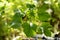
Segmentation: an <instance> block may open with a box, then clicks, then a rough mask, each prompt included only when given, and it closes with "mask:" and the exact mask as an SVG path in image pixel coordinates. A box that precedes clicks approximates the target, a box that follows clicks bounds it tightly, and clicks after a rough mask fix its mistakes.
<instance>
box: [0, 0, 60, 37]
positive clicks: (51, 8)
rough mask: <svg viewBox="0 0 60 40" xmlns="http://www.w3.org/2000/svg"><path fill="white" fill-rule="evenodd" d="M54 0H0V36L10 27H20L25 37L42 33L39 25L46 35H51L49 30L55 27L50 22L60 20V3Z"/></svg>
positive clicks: (6, 33)
mask: <svg viewBox="0 0 60 40" xmlns="http://www.w3.org/2000/svg"><path fill="white" fill-rule="evenodd" d="M55 1H56V0H55ZM55 1H54V0H51V1H49V0H44V1H42V0H23V1H22V0H0V36H3V35H8V34H9V33H10V31H9V30H10V29H11V28H14V29H19V30H21V27H22V28H23V32H24V33H25V34H26V36H27V37H34V36H35V35H36V34H37V33H39V34H43V33H42V29H41V27H43V29H44V30H43V31H44V34H45V35H46V36H51V32H52V31H51V30H52V29H54V28H56V27H54V26H53V25H55V24H52V23H53V22H54V23H55V21H57V23H58V22H60V11H59V10H60V3H58V2H55ZM55 19H56V20H55ZM39 22H41V23H42V24H41V23H39ZM36 23H37V24H38V25H37V24H36ZM57 23H56V24H57ZM58 24H59V23H58ZM59 25H60V24H59ZM57 27H58V26H57Z"/></svg>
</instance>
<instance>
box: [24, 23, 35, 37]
mask: <svg viewBox="0 0 60 40" xmlns="http://www.w3.org/2000/svg"><path fill="white" fill-rule="evenodd" d="M23 28H24V33H25V34H26V35H27V37H33V36H35V35H36V32H35V31H34V30H33V29H31V27H30V25H29V24H28V23H24V24H23Z"/></svg>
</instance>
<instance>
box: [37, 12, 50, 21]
mask: <svg viewBox="0 0 60 40" xmlns="http://www.w3.org/2000/svg"><path fill="white" fill-rule="evenodd" d="M38 17H39V20H40V21H48V19H49V18H50V15H49V14H48V13H46V12H45V13H38Z"/></svg>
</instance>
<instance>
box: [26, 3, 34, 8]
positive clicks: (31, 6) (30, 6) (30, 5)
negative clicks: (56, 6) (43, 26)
mask: <svg viewBox="0 0 60 40" xmlns="http://www.w3.org/2000/svg"><path fill="white" fill-rule="evenodd" d="M26 6H27V8H34V7H35V5H34V4H26Z"/></svg>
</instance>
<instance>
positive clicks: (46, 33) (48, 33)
mask: <svg viewBox="0 0 60 40" xmlns="http://www.w3.org/2000/svg"><path fill="white" fill-rule="evenodd" d="M44 34H45V35H46V36H50V37H51V31H50V30H48V29H44Z"/></svg>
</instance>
